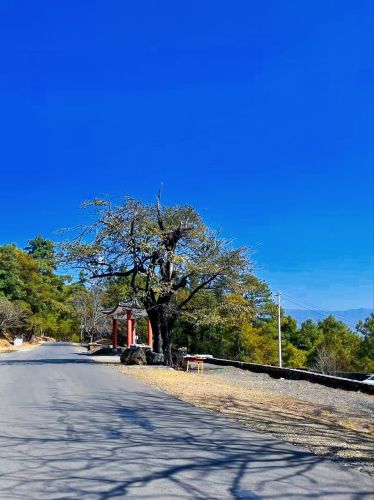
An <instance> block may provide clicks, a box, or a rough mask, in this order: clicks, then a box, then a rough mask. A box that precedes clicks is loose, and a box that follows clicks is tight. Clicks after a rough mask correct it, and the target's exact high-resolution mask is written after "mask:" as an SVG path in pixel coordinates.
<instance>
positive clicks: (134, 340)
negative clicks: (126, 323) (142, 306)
mask: <svg viewBox="0 0 374 500" xmlns="http://www.w3.org/2000/svg"><path fill="white" fill-rule="evenodd" d="M131 323H132V325H131V326H132V328H131V329H132V335H131V339H132V344H136V323H135V319H134V318H133V319H132V320H131Z"/></svg>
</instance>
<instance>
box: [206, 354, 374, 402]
mask: <svg viewBox="0 0 374 500" xmlns="http://www.w3.org/2000/svg"><path fill="white" fill-rule="evenodd" d="M205 362H206V363H210V364H213V365H221V366H234V367H236V368H240V369H241V370H249V371H252V372H256V373H267V374H268V375H270V376H271V377H274V378H286V379H290V380H307V381H308V382H312V383H315V384H321V385H325V386H327V387H333V388H335V389H344V390H346V391H361V392H366V393H367V394H374V385H369V384H364V383H363V382H359V381H357V380H351V379H348V378H343V377H333V376H332V375H324V374H322V373H316V372H309V371H304V370H297V369H295V368H279V367H278V366H271V365H257V364H255V363H246V362H244V361H233V360H230V359H220V358H207V359H206V360H205Z"/></svg>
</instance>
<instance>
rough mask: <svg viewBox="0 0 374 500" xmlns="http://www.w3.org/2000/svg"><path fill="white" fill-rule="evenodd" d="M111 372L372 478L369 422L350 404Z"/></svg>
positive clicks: (221, 381)
mask: <svg viewBox="0 0 374 500" xmlns="http://www.w3.org/2000/svg"><path fill="white" fill-rule="evenodd" d="M115 368H116V369H119V370H120V371H121V372H123V373H126V374H128V375H131V376H134V377H135V378H137V379H139V380H142V381H143V382H146V383H147V384H150V385H152V386H154V387H156V388H158V389H160V390H162V391H164V392H167V393H168V394H171V395H173V396H176V397H177V398H179V399H181V400H183V401H187V402H189V403H191V404H193V405H196V406H200V407H203V408H207V409H209V410H212V411H215V412H219V413H221V414H222V415H224V416H226V417H228V418H231V419H234V420H236V421H239V422H241V423H242V424H244V425H246V426H248V427H250V428H251V429H255V430H259V431H263V432H267V433H270V434H272V435H273V436H274V437H276V438H278V439H281V440H284V441H288V442H290V443H293V444H296V445H298V446H300V447H303V448H306V449H308V450H310V451H312V452H313V453H316V454H318V455H324V456H328V457H330V458H332V459H336V460H342V461H343V462H344V463H345V464H347V465H350V466H352V467H355V468H357V469H359V470H361V471H363V472H366V473H369V474H374V451H373V450H374V423H373V419H372V418H371V419H370V418H368V412H360V411H359V410H357V409H356V408H353V407H351V406H349V405H339V406H337V405H332V406H330V405H325V404H316V403H312V402H310V401H306V400H303V399H302V397H301V398H295V397H290V396H284V395H277V394H274V391H272V392H270V391H269V392H267V391H264V390H259V389H258V388H251V387H248V384H246V385H245V387H244V386H241V384H240V383H238V380H235V381H232V382H231V381H228V380H227V378H224V377H221V376H220V375H219V374H212V373H209V374H206V375H197V374H196V372H190V373H185V372H180V371H174V370H171V369H165V368H156V367H137V366H136V367H135V366H124V365H115ZM275 383H276V382H275ZM365 413H366V414H365Z"/></svg>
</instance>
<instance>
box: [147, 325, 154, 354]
mask: <svg viewBox="0 0 374 500" xmlns="http://www.w3.org/2000/svg"><path fill="white" fill-rule="evenodd" d="M148 345H149V346H150V347H151V349H152V348H153V332H152V325H151V322H150V321H149V320H148Z"/></svg>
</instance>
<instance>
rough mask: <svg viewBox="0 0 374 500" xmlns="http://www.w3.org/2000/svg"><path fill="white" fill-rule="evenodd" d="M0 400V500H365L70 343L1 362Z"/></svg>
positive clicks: (342, 481) (314, 465) (306, 458)
mask: <svg viewBox="0 0 374 500" xmlns="http://www.w3.org/2000/svg"><path fill="white" fill-rule="evenodd" d="M192 376H194V375H192ZM0 397H1V408H0V499H1V500H3V499H18V498H27V499H60V498H61V499H62V498H64V499H65V498H76V499H86V498H87V499H106V498H116V497H119V498H122V497H126V498H129V499H131V498H134V499H135V498H138V499H140V498H141V499H144V498H161V499H180V498H194V499H197V498H204V499H219V498H237V499H239V498H242V499H262V498H263V499H266V498H280V499H282V498H284V499H297V498H313V499H315V498H318V499H322V498H336V499H339V500H340V499H345V498H351V499H366V498H367V499H369V498H373V494H374V482H373V480H372V479H371V478H369V477H368V476H365V475H362V474H360V473H359V472H356V471H350V470H348V469H345V468H343V467H342V466H340V465H338V464H335V463H332V462H330V461H327V460H324V459H323V458H321V457H317V456H314V455H312V454H310V453H307V452H305V451H302V450H300V449H298V448H295V447H293V446H290V445H287V444H285V443H282V442H278V441H276V440H274V439H273V438H271V437H269V436H267V435H265V434H261V433H257V432H252V431H250V430H248V429H246V428H244V427H242V426H240V425H239V424H235V423H232V422H230V421H228V420H226V419H224V418H222V417H220V416H218V415H215V414H214V413H210V412H208V411H205V410H201V409H197V408H195V407H192V406H190V405H188V404H186V403H183V402H180V401H178V400H176V399H174V398H173V397H171V396H168V395H166V394H164V393H161V392H157V391H156V390H154V389H152V388H150V387H148V386H146V385H144V384H142V383H140V382H138V381H136V380H135V379H133V378H131V377H127V376H125V375H123V374H121V373H119V372H118V371H116V370H113V369H112V368H110V367H108V366H103V365H99V364H96V363H95V362H93V361H92V360H90V359H89V358H87V357H86V356H84V355H82V354H80V353H79V352H78V350H77V349H76V348H74V347H73V346H71V345H69V344H61V343H57V344H47V345H43V346H42V347H39V348H37V349H34V350H30V351H27V352H25V351H24V352H17V353H11V354H2V355H0ZM307 431H308V430H307V429H305V432H307Z"/></svg>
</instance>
